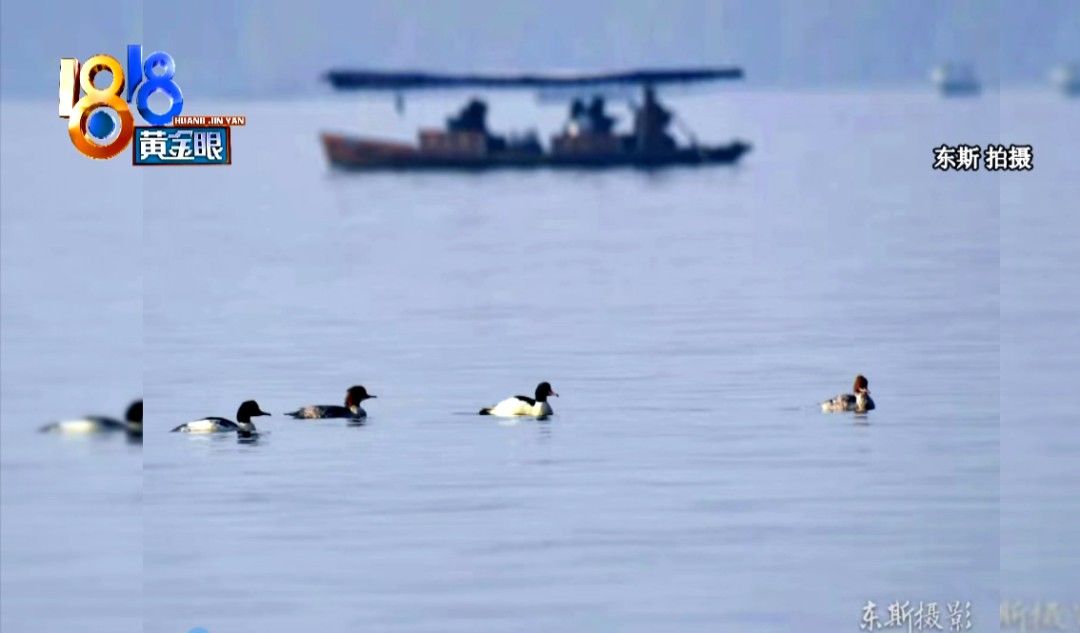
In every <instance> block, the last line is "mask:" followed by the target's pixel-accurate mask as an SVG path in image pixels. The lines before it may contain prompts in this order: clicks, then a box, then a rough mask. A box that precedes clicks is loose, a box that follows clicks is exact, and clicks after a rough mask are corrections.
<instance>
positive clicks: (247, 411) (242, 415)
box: [172, 400, 270, 438]
mask: <svg viewBox="0 0 1080 633" xmlns="http://www.w3.org/2000/svg"><path fill="white" fill-rule="evenodd" d="M261 415H270V414H269V413H267V412H266V411H263V410H262V409H260V408H259V403H258V402H255V401H254V400H245V401H244V402H242V403H241V404H240V408H238V409H237V410H236V421H235V422H233V421H232V420H229V419H227V418H219V417H215V416H211V417H206V418H200V419H198V420H192V421H191V422H185V423H184V424H181V425H180V426H178V427H176V428H175V429H173V430H172V432H173V433H231V432H233V431H235V432H236V433H237V434H238V435H239V436H240V437H246V438H251V437H254V436H255V435H256V430H255V423H254V422H252V421H251V418H255V417H258V416H261Z"/></svg>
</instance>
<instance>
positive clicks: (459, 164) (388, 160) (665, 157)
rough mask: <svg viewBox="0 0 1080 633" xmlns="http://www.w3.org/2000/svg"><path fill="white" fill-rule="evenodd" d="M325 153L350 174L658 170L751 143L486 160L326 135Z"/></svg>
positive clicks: (719, 161)
mask: <svg viewBox="0 0 1080 633" xmlns="http://www.w3.org/2000/svg"><path fill="white" fill-rule="evenodd" d="M322 143H323V149H324V151H325V152H326V157H327V159H328V160H329V161H330V164H331V166H333V167H335V168H337V169H342V170H350V171H374V170H485V169H532V168H555V169H558V168H565V169H605V168H627V167H629V168H638V169H658V168H663V167H674V166H694V165H729V164H733V163H735V162H737V161H738V160H739V159H740V158H741V157H742V156H743V154H745V153H746V152H748V151H749V150H750V145H749V144H747V143H743V142H741V141H733V142H732V143H729V144H727V145H717V146H710V147H695V148H680V149H676V150H673V151H668V152H661V153H653V154H644V153H640V152H615V153H604V154H582V155H557V154H556V155H552V154H549V153H539V154H538V153H525V152H522V153H515V152H513V151H508V152H500V153H497V154H488V155H485V156H455V155H440V154H437V153H431V152H423V151H421V150H420V149H418V148H416V147H414V146H411V145H407V144H403V143H392V142H385V141H378V140H372V139H363V138H358V137H351V136H346V135H342V134H333V133H324V134H323V135H322Z"/></svg>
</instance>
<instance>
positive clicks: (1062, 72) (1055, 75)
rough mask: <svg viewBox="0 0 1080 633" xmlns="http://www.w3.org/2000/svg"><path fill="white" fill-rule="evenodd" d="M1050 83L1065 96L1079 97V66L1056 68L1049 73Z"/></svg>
mask: <svg viewBox="0 0 1080 633" xmlns="http://www.w3.org/2000/svg"><path fill="white" fill-rule="evenodd" d="M1050 81H1051V83H1053V84H1054V85H1055V86H1056V87H1057V89H1058V90H1060V91H1061V92H1062V94H1064V95H1065V96H1067V97H1077V96H1080V64H1061V65H1060V66H1057V67H1056V68H1054V69H1053V70H1051V71H1050Z"/></svg>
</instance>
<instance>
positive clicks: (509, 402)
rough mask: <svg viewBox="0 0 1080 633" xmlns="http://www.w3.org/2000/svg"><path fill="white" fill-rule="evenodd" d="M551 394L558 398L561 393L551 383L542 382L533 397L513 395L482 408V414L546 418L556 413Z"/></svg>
mask: <svg viewBox="0 0 1080 633" xmlns="http://www.w3.org/2000/svg"><path fill="white" fill-rule="evenodd" d="M551 396H555V397H556V398H558V397H559V394H557V393H555V390H554V389H552V388H551V383H549V382H542V383H540V384H539V385H536V391H534V392H533V397H532V398H530V397H528V396H511V397H509V398H506V399H505V400H502V401H500V402H499V403H498V404H496V405H494V406H491V407H484V408H483V409H480V415H494V416H497V417H501V418H513V417H521V416H528V417H534V418H546V417H548V416H550V415H552V414H554V413H555V412H554V411H552V409H551V405H550V404H548V398H549V397H551Z"/></svg>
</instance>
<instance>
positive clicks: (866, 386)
mask: <svg viewBox="0 0 1080 633" xmlns="http://www.w3.org/2000/svg"><path fill="white" fill-rule="evenodd" d="M864 391H865V392H866V393H870V381H868V380H867V379H866V376H863V375H862V374H859V375H858V376H855V384H854V385H852V387H851V392H852V393H854V394H856V395H858V394H860V393H863V392H864Z"/></svg>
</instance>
